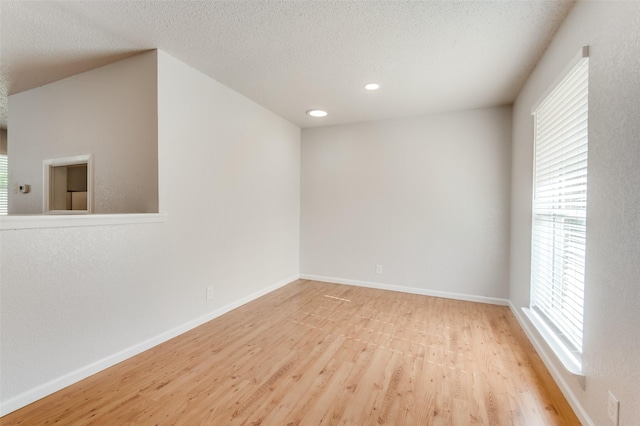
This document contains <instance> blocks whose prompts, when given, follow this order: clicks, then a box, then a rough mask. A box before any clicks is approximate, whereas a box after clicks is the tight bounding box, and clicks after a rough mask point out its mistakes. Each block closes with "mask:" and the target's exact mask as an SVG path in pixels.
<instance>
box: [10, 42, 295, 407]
mask: <svg viewBox="0 0 640 426" xmlns="http://www.w3.org/2000/svg"><path fill="white" fill-rule="evenodd" d="M154 110H155V108H154ZM157 111H158V117H159V130H158V146H159V157H160V158H159V177H160V200H161V204H160V208H161V210H162V211H163V212H166V213H167V219H166V222H165V223H153V224H133V225H115V226H96V227H77V228H55V229H33V230H18V231H9V230H3V231H1V232H0V256H1V260H0V274H1V285H2V289H1V294H2V298H1V300H0V321H1V323H2V334H1V341H0V343H1V345H0V358H1V359H2V362H1V363H0V395H1V397H2V405H3V408H4V409H5V410H7V409H15V408H17V407H18V406H20V405H21V404H24V403H26V402H29V401H30V400H33V399H34V397H41V396H43V394H46V393H47V392H49V391H51V390H55V389H56V388H57V387H59V386H60V385H64V384H66V383H70V382H73V381H74V380H77V379H80V378H82V377H83V376H86V375H87V374H90V373H92V372H94V371H97V370H99V369H100V368H104V367H105V366H107V365H110V364H112V363H113V362H116V361H118V360H120V359H122V358H125V357H127V356H130V355H132V354H134V353H136V352H139V351H140V350H143V349H145V348H146V347H148V346H150V345H152V344H155V343H158V342H159V341H162V340H164V339H166V338H169V337H172V336H173V335H175V334H176V333H178V332H181V331H184V330H185V329H186V328H189V327H192V326H195V325H197V324H199V323H200V322H202V320H203V319H209V318H211V317H213V316H215V315H217V314H219V313H221V312H224V311H225V310H227V309H229V308H230V307H233V306H236V305H237V304H238V303H241V302H242V301H247V300H248V299H250V298H252V297H255V296H256V295H259V294H262V293H264V292H266V291H268V290H271V289H273V288H275V287H277V286H279V285H283V284H285V283H288V282H290V281H293V280H294V279H295V278H297V275H298V264H299V258H298V252H299V248H298V245H299V200H300V198H299V197H300V195H299V194H300V187H299V181H300V129H299V128H298V127H296V126H295V125H293V124H291V123H289V122H287V121H285V120H284V119H282V118H279V117H278V116H276V115H274V114H273V113H271V112H269V111H267V110H265V109H264V108H262V107H260V106H258V105H257V104H255V103H254V102H252V101H250V100H248V99H246V98H244V97H243V96H241V95H239V94H237V93H235V92H233V91H232V90H230V89H228V88H226V87H224V86H222V85H221V84H220V83H218V82H216V81H214V80H212V79H210V78H208V77H206V76H204V75H203V74H201V73H199V72H197V71H195V70H193V69H192V68H190V67H188V66H186V65H185V64H183V63H181V62H179V61H178V60H176V59H174V58H171V57H170V56H168V55H167V54H165V53H162V52H159V53H158V107H157ZM207 287H213V289H214V295H215V297H214V299H213V300H211V301H207V300H206V297H205V295H206V288H207ZM149 339H150V340H149Z"/></svg>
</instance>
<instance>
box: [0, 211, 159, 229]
mask: <svg viewBox="0 0 640 426" xmlns="http://www.w3.org/2000/svg"><path fill="white" fill-rule="evenodd" d="M166 221H167V215H166V213H133V214H86V215H41V214H40V215H35V214H34V215H7V216H0V231H17V230H20V229H43V228H74V227H82V226H111V225H130V224H139V223H162V222H166Z"/></svg>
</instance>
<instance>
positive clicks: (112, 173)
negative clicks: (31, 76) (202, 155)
mask: <svg viewBox="0 0 640 426" xmlns="http://www.w3.org/2000/svg"><path fill="white" fill-rule="evenodd" d="M156 90H157V67H156V52H155V51H151V52H147V53H143V54H141V55H138V56H135V57H133V58H130V59H125V60H123V61H119V62H116V63H113V64H110V65H106V66H104V67H100V68H97V69H94V70H91V71H87V72H84V73H81V74H77V75H74V76H72V77H69V78H66V79H64V80H60V81H57V82H55V83H51V84H47V85H45V86H42V87H38V88H35V89H32V90H28V91H25V92H22V93H18V94H15V95H12V96H10V97H9V105H10V108H9V110H10V113H9V127H10V131H9V213H10V214H38V213H42V212H43V209H42V204H43V200H42V174H43V166H42V161H43V160H48V159H53V158H60V157H69V156H75V155H84V154H93V164H94V167H93V169H94V188H93V191H94V212H95V213H149V212H157V211H158V112H157V107H156V105H157V100H156V97H157V91H156ZM14 184H29V185H31V192H30V193H28V194H21V193H19V192H18V193H16V194H14V193H13V190H12V188H13V187H14Z"/></svg>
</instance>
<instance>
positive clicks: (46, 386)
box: [0, 275, 298, 416]
mask: <svg viewBox="0 0 640 426" xmlns="http://www.w3.org/2000/svg"><path fill="white" fill-rule="evenodd" d="M297 279H298V275H295V276H292V277H289V278H287V279H284V280H282V281H279V282H277V283H275V284H273V285H270V286H269V287H266V288H264V289H262V290H260V291H257V292H255V293H252V294H250V295H248V296H246V297H243V298H241V299H239V300H236V301H234V302H231V303H229V304H227V305H225V306H222V307H220V308H218V309H216V310H214V311H213V312H210V313H208V314H205V315H202V316H201V317H198V318H196V319H194V320H191V321H189V322H186V323H184V324H182V325H179V326H177V327H174V328H172V329H170V330H167V331H165V332H164V333H161V334H158V335H157V336H154V337H152V338H150V339H147V340H145V341H143V342H140V343H138V344H135V345H133V346H131V347H129V348H126V349H124V350H122V351H119V352H116V353H115V354H112V355H109V356H107V357H105V358H102V359H100V360H98V361H95V362H92V363H91V364H89V365H86V366H84V367H81V368H78V369H77V370H74V371H71V372H69V373H67V374H65V375H63V376H61V377H58V378H56V379H53V380H51V381H49V382H47V383H43V384H42V385H40V386H37V387H35V388H33V389H29V390H28V391H26V392H23V393H21V394H19V395H16V396H14V397H12V398H9V399H8V400H6V401H2V402H0V416H4V415H5V414H9V413H11V412H13V411H15V410H18V409H20V408H22V407H24V406H26V405H28V404H31V403H32V402H35V401H37V400H39V399H42V398H44V397H45V396H48V395H51V394H52V393H54V392H57V391H59V390H61V389H64V388H66V387H67V386H69V385H72V384H74V383H77V382H79V381H80V380H82V379H86V378H87V377H89V376H91V375H93V374H96V373H98V372H100V371H102V370H105V369H107V368H109V367H111V366H113V365H115V364H117V363H119V362H122V361H124V360H126V359H128V358H131V357H133V356H135V355H138V354H140V353H142V352H144V351H146V350H148V349H151V348H153V347H154V346H157V345H159V344H161V343H164V342H166V341H168V340H171V339H173V338H174V337H176V336H179V335H180V334H183V333H186V332H187V331H189V330H192V329H194V328H196V327H198V326H200V325H202V324H204V323H206V322H209V321H211V320H212V319H215V318H217V317H219V316H221V315H224V314H226V313H227V312H229V311H232V310H234V309H236V308H238V307H240V306H242V305H244V304H246V303H249V302H251V301H252V300H255V299H257V298H258V297H260V296H264V295H265V294H267V293H270V292H272V291H274V290H276V289H278V288H280V287H283V286H285V285H287V284H289V283H291V282H293V281H295V280H297Z"/></svg>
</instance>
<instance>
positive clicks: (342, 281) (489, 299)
mask: <svg viewBox="0 0 640 426" xmlns="http://www.w3.org/2000/svg"><path fill="white" fill-rule="evenodd" d="M300 279H304V280H312V281H323V282H327V283H333V284H347V285H355V286H358V287H369V288H377V289H380V290H391V291H399V292H402V293H411V294H420V295H422V296H434V297H443V298H445V299H455V300H465V301H468V302H480V303H488V304H490V305H501V306H507V305H508V304H509V300H507V299H500V298H497V297H486V296H476V295H473V294H464V293H451V292H448V291H437V290H428V289H424V288H417V287H405V286H399V285H393V284H382V283H374V282H369V281H358V280H349V279H344V278H335V277H322V276H319V275H308V274H300Z"/></svg>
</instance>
